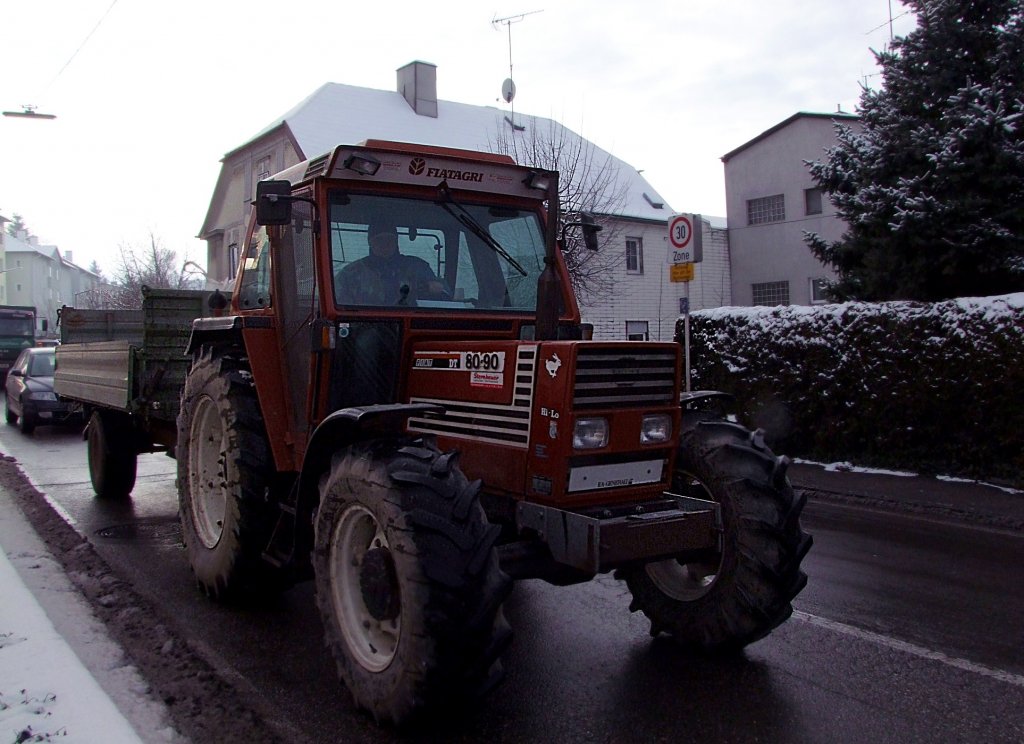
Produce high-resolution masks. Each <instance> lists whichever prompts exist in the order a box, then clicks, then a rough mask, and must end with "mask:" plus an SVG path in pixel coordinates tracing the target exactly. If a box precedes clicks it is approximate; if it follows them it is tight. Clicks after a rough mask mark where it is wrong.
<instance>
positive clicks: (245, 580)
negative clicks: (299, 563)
mask: <svg viewBox="0 0 1024 744" xmlns="http://www.w3.org/2000/svg"><path fill="white" fill-rule="evenodd" d="M175 456H176V459H177V461H178V506H179V516H180V519H181V527H182V537H183V538H184V542H185V551H186V553H187V555H188V561H189V565H190V566H191V567H192V572H193V573H194V574H195V577H196V581H197V583H198V584H199V587H200V588H201V589H202V590H203V591H204V592H205V593H206V594H207V596H210V597H212V598H214V599H230V598H236V597H241V596H248V597H256V596H261V595H269V594H276V593H277V592H279V591H281V590H282V589H284V588H285V587H286V582H285V578H284V572H283V570H282V569H278V568H276V567H274V566H272V565H271V564H269V563H267V562H266V561H264V560H263V558H262V554H263V550H264V548H266V546H267V544H268V542H269V540H270V535H271V533H272V532H273V528H274V525H275V522H276V519H277V515H278V507H277V503H276V501H275V500H274V499H273V498H272V494H271V485H272V481H273V478H274V470H273V462H272V458H271V455H270V446H269V444H268V442H267V437H266V434H265V433H264V429H263V421H262V418H261V416H260V410H259V404H258V402H257V400H256V391H255V389H254V387H253V382H252V376H251V375H250V374H249V373H248V372H247V371H244V370H242V369H241V367H240V365H239V364H238V362H237V361H236V360H234V359H233V358H229V357H226V356H223V355H220V354H218V353H216V352H213V351H211V350H210V349H204V350H203V352H202V353H201V354H200V356H199V357H198V358H197V359H196V361H195V363H194V364H193V366H192V369H191V370H190V371H189V373H188V377H186V379H185V385H184V387H183V389H182V394H181V408H180V412H179V414H178V434H177V444H176V447H175Z"/></svg>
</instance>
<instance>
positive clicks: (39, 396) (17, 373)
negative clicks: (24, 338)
mask: <svg viewBox="0 0 1024 744" xmlns="http://www.w3.org/2000/svg"><path fill="white" fill-rule="evenodd" d="M55 357H56V354H55V350H54V349H53V348H52V347H50V348H47V347H30V348H28V349H25V350H24V351H22V352H21V354H20V355H19V356H18V358H17V359H16V360H15V362H14V366H12V367H11V371H10V372H8V373H7V389H6V394H7V423H8V424H13V423H14V422H15V421H18V422H19V423H20V428H21V430H22V431H23V432H24V433H25V434H31V433H32V431H33V430H34V429H35V428H36V426H38V425H39V424H61V423H69V422H77V421H78V420H79V417H78V415H77V413H76V412H75V411H74V410H73V409H72V407H71V404H70V403H68V402H66V401H62V400H57V396H56V395H55V394H54V392H53V363H54V359H55Z"/></svg>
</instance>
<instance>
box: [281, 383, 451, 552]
mask: <svg viewBox="0 0 1024 744" xmlns="http://www.w3.org/2000/svg"><path fill="white" fill-rule="evenodd" d="M441 413H444V408H442V407H441V406H439V405H434V404H431V403H387V404H381V405H373V406H360V407H358V408H342V409H340V410H338V411H335V412H334V413H332V414H331V415H329V416H328V417H327V418H325V419H324V420H323V421H321V422H320V424H319V425H318V426H317V427H316V429H315V430H314V431H313V434H312V436H311V437H310V438H309V444H308V445H307V446H306V454H305V457H304V458H303V460H302V469H301V471H300V472H299V481H298V498H297V499H296V501H295V507H296V517H297V519H296V524H297V525H303V524H310V525H311V524H312V521H311V520H312V517H313V515H314V514H315V513H316V509H317V506H318V502H319V500H320V476H321V475H323V474H324V473H325V472H326V471H327V470H328V469H329V468H330V465H331V458H332V457H333V456H334V453H335V452H337V451H338V450H340V449H342V448H344V447H348V446H350V445H352V444H355V443H356V442H365V441H367V440H370V439H386V438H393V437H400V436H403V435H404V434H405V422H406V421H408V420H409V418H411V417H412V416H422V415H424V414H441ZM311 537H312V536H311V535H310V536H309V538H310V539H311ZM304 539H305V537H304V536H299V541H300V545H301V543H302V542H303V541H304ZM301 547H306V546H301Z"/></svg>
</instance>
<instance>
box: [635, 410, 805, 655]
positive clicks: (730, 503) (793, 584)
mask: <svg viewBox="0 0 1024 744" xmlns="http://www.w3.org/2000/svg"><path fill="white" fill-rule="evenodd" d="M682 428H683V430H682V432H681V437H680V445H679V453H678V458H677V460H678V462H677V465H676V471H675V474H674V476H673V490H674V491H675V493H679V494H681V495H689V496H695V497H698V498H703V499H707V500H710V501H715V502H717V503H718V504H719V507H720V508H721V517H722V540H721V550H720V551H718V552H717V554H716V555H715V556H714V557H713V558H711V559H706V560H704V561H700V562H685V561H683V560H682V559H680V560H671V559H670V560H663V561H656V562H652V563H648V564H646V565H643V566H638V567H632V568H628V569H622V570H620V571H619V572H617V574H616V576H617V577H619V578H622V579H625V581H626V584H627V585H628V587H629V590H630V592H631V593H632V595H633V602H632V604H631V605H630V609H631V610H633V611H634V612H635V611H637V610H640V611H642V612H643V613H644V614H645V615H647V617H648V618H649V619H650V621H651V635H652V636H656V635H658V634H659V633H662V632H664V633H668V634H669V635H670V636H672V637H673V638H674V640H676V641H677V642H678V643H680V644H681V645H683V646H685V647H688V648H691V649H694V650H700V651H734V650H737V649H740V648H742V647H744V646H746V645H747V644H749V643H753V642H754V641H756V640H758V639H760V638H763V637H764V636H766V635H767V634H768V633H770V632H771V631H772V630H773V629H775V628H776V627H778V625H779V624H781V623H782V622H783V621H785V620H786V619H787V618H788V617H789V616H790V615H791V614H792V612H793V608H792V606H791V605H790V602H791V600H792V599H793V598H794V597H795V596H796V595H797V594H798V593H799V592H800V591H801V590H802V589H803V588H804V586H805V585H806V583H807V576H806V575H805V574H804V573H803V571H801V570H800V563H801V561H802V560H803V558H804V556H805V555H806V554H807V551H808V549H810V547H811V537H810V535H808V534H806V533H805V532H804V531H803V530H802V529H801V528H800V512H801V511H802V510H803V507H804V502H805V498H804V497H803V496H800V497H797V496H795V495H794V493H793V488H792V486H790V484H789V481H788V479H787V478H786V475H785V471H786V467H787V466H788V464H789V463H788V460H786V459H785V458H780V457H776V456H774V455H773V454H772V453H771V451H770V450H769V449H768V448H767V447H766V446H765V444H764V441H763V438H762V434H761V433H760V432H750V431H748V430H747V429H745V428H743V427H742V426H739V425H737V424H733V423H729V422H727V421H722V420H719V419H711V418H709V417H708V416H707V415H704V414H699V413H693V412H686V413H684V415H683V426H682Z"/></svg>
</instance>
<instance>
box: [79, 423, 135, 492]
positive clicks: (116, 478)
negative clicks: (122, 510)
mask: <svg viewBox="0 0 1024 744" xmlns="http://www.w3.org/2000/svg"><path fill="white" fill-rule="evenodd" d="M85 447H86V456H87V459H88V460H89V478H90V480H92V490H93V491H94V492H95V493H96V495H97V496H99V497H100V498H101V499H125V498H128V496H129V495H131V492H132V489H133V488H135V475H136V469H137V467H138V461H139V455H138V452H137V451H136V448H135V430H134V428H133V427H132V421H131V419H130V418H129V417H128V414H125V413H118V412H116V411H104V410H99V409H97V410H95V411H93V412H92V416H90V417H89V429H88V432H87V434H86V444H85Z"/></svg>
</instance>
